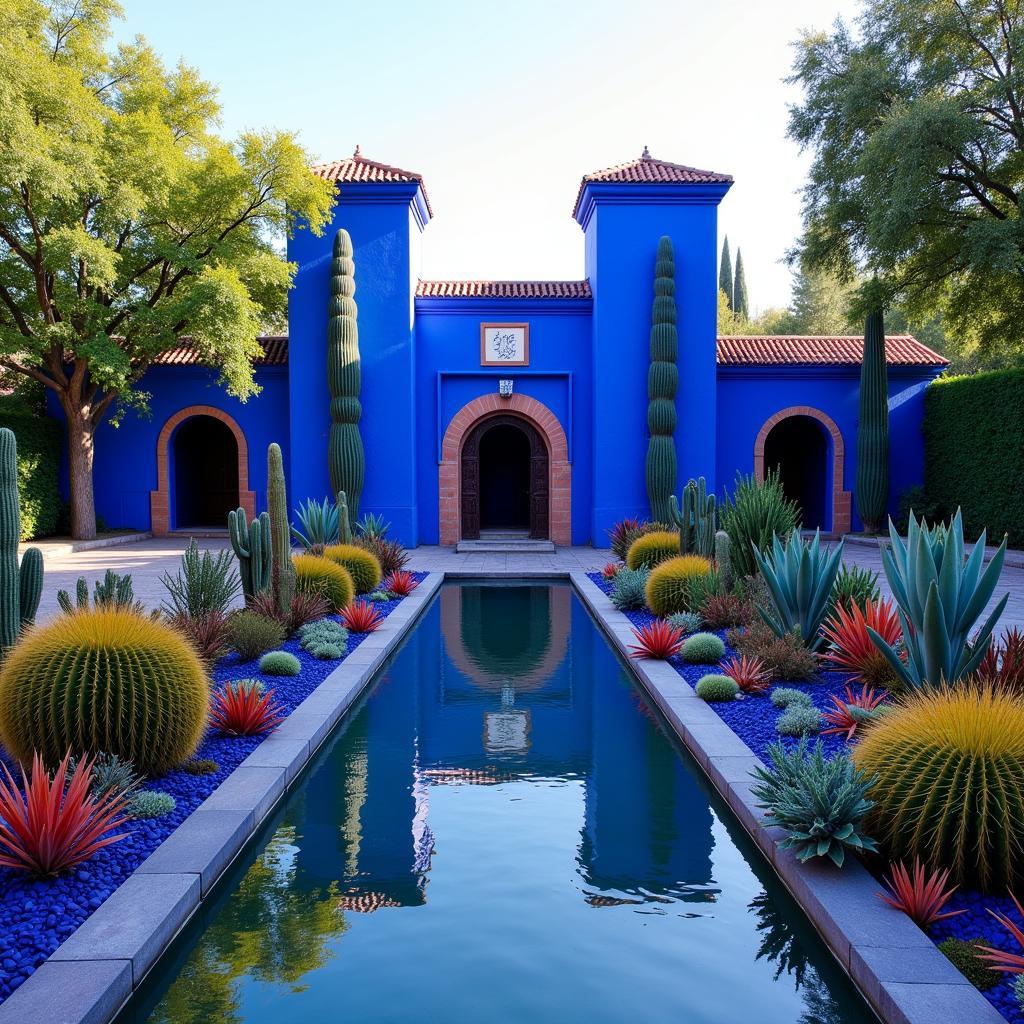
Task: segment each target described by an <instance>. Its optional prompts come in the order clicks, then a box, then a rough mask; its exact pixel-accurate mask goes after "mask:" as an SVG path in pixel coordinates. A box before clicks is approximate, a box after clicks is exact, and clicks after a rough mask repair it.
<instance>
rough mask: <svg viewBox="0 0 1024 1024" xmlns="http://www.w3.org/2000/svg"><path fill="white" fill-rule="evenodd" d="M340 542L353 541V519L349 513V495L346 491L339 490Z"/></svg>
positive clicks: (349, 542)
mask: <svg viewBox="0 0 1024 1024" xmlns="http://www.w3.org/2000/svg"><path fill="white" fill-rule="evenodd" d="M338 543H339V544H351V543H352V520H351V519H350V518H349V515H348V497H347V496H346V494H345V492H344V491H338Z"/></svg>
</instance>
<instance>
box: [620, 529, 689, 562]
mask: <svg viewBox="0 0 1024 1024" xmlns="http://www.w3.org/2000/svg"><path fill="white" fill-rule="evenodd" d="M678 554H679V534H678V533H674V532H670V531H668V530H657V531H655V532H653V533H644V534H642V535H641V536H639V537H637V539H636V540H635V541H633V543H632V544H631V545H630V547H629V551H628V552H627V553H626V565H627V566H628V567H629V568H630V569H639V568H641V567H646V568H648V569H650V568H653V567H654V566H655V565H657V564H658V563H659V562H664V561H665V560H666V559H668V558H674V557H676V556H677V555H678Z"/></svg>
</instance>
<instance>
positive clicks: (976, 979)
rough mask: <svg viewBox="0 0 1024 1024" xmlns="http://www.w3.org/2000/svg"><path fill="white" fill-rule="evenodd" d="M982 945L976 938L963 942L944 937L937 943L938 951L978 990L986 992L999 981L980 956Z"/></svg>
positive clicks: (997, 976)
mask: <svg viewBox="0 0 1024 1024" xmlns="http://www.w3.org/2000/svg"><path fill="white" fill-rule="evenodd" d="M983 948H984V947H983V946H982V944H981V943H980V942H978V940H977V939H973V940H971V941H970V942H964V941H963V939H952V938H950V939H944V940H943V941H942V942H940V943H939V952H940V953H942V954H943V955H944V956H945V957H946V959H947V960H949V962H950V963H951V964H952V965H953V966H954V967H955V968H956V969H957V970H958V971H959V972H960V973H961V974H962V975H963V976H964V977H965V978H966V979H967V980H968V981H969V982H970V983H971V984H972V985H973V986H974V987H975V988H976V989H978V990H979V991H981V992H987V991H988V990H989V989H990V988H992V986H993V985H995V984H996V983H997V982H998V981H999V975H998V974H997V973H996V972H995V971H993V970H992V969H991V968H990V967H989V966H988V964H987V963H985V961H984V960H983V959H982V957H981V951H982V949H983Z"/></svg>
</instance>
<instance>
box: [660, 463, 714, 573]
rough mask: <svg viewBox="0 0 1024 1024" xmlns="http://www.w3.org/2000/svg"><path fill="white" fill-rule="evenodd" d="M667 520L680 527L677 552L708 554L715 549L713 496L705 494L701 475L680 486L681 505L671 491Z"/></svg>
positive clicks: (710, 555) (708, 555)
mask: <svg viewBox="0 0 1024 1024" xmlns="http://www.w3.org/2000/svg"><path fill="white" fill-rule="evenodd" d="M668 522H670V523H675V525H676V526H677V527H678V528H679V553H680V554H681V555H691V554H693V555H701V556H702V557H704V558H711V557H713V556H714V553H715V523H716V519H715V496H714V494H708V485H707V481H706V480H705V479H704V477H701V478H700V479H699V480H693V479H691V480H689V481H687V484H686V486H685V487H684V488H683V507H682V510H680V508H679V502H678V501H676V496H675V495H674V494H673V495H672V496H671V498H670V500H669V518H668Z"/></svg>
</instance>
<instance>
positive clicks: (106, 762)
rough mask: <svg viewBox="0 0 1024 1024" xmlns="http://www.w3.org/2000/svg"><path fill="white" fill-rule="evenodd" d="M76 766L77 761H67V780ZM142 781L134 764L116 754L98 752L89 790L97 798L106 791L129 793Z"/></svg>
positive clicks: (104, 794) (73, 759)
mask: <svg viewBox="0 0 1024 1024" xmlns="http://www.w3.org/2000/svg"><path fill="white" fill-rule="evenodd" d="M77 768H78V762H77V760H76V759H75V758H71V760H70V761H69V762H68V776H67V777H68V780H69V781H70V779H71V777H72V776H73V775H74V773H75V771H76V770H77ZM141 783H142V777H141V776H140V775H139V774H138V772H136V770H135V765H134V764H132V763H131V761H126V760H124V758H122V757H118V756H117V754H105V753H100V754H97V755H96V758H95V760H94V761H93V766H92V778H91V780H90V782H89V792H90V793H91V794H92V795H93V797H95V798H96V799H97V800H101V799H102V798H103V797H104V796H106V795H107V794H108V793H121V794H126V793H131V792H132V791H133V790H135V789H137V788H138V787H139V785H140V784H141Z"/></svg>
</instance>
